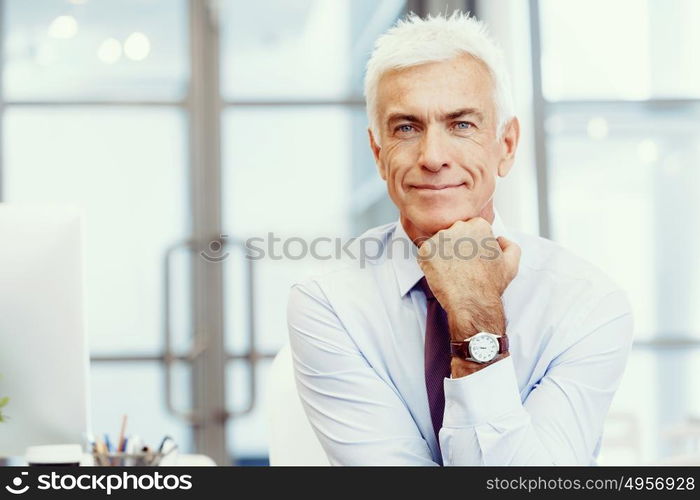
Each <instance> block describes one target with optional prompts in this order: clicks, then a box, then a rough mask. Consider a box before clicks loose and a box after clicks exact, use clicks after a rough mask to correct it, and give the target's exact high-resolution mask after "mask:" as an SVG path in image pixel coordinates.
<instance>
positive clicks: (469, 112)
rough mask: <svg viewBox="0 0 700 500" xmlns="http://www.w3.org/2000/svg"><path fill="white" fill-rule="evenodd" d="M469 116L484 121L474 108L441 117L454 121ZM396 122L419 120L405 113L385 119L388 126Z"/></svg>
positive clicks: (480, 113) (458, 110) (459, 110)
mask: <svg viewBox="0 0 700 500" xmlns="http://www.w3.org/2000/svg"><path fill="white" fill-rule="evenodd" d="M469 115H472V116H475V117H476V119H477V120H479V121H484V114H483V113H482V112H481V111H479V110H478V109H476V108H461V109H457V110H455V111H450V112H449V113H446V114H444V115H443V116H442V120H443V121H445V120H454V119H457V118H461V117H463V116H469ZM396 121H407V122H413V123H417V122H420V121H421V120H420V118H418V117H417V116H416V115H410V114H406V113H391V114H390V115H389V116H388V117H387V120H386V123H387V124H389V125H390V124H391V123H393V122H396Z"/></svg>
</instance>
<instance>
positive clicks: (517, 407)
mask: <svg viewBox="0 0 700 500" xmlns="http://www.w3.org/2000/svg"><path fill="white" fill-rule="evenodd" d="M574 330H575V331H574V332H573V333H575V337H576V339H577V340H576V341H575V342H573V343H570V345H569V346H568V347H566V348H565V349H563V351H562V352H561V353H560V354H559V355H557V356H556V357H555V358H554V359H553V360H552V362H551V363H550V364H549V367H548V368H547V370H546V372H545V374H544V376H543V377H542V379H541V380H540V381H539V382H538V383H537V384H536V385H535V387H534V389H532V391H530V393H529V394H528V395H527V396H526V397H525V398H524V401H522V400H521V396H520V391H519V389H518V383H517V379H516V375H515V366H514V365H513V361H512V358H511V357H510V356H509V357H506V358H504V359H502V360H500V361H497V362H496V363H493V364H492V365H489V366H487V367H486V368H484V369H482V370H479V371H477V372H475V373H473V374H471V375H468V376H466V377H460V378H457V379H445V382H444V383H445V414H444V419H443V427H442V430H441V431H440V447H441V450H442V455H443V462H444V463H445V465H574V464H577V465H589V464H591V463H594V462H595V456H594V455H595V451H596V447H597V443H598V440H599V438H600V436H601V434H602V431H603V422H604V420H605V416H606V414H607V412H608V409H609V406H610V403H611V401H612V398H613V395H614V394H615V391H616V390H617V387H618V386H619V383H620V380H621V378H622V374H623V372H624V368H625V364H626V361H627V357H628V355H629V350H630V348H631V343H632V336H633V325H632V314H631V312H630V307H629V303H628V301H627V298H626V296H625V294H624V293H623V292H621V291H619V292H614V293H612V294H609V295H608V296H606V297H605V298H604V299H603V300H601V301H600V302H599V303H598V304H597V305H596V306H594V307H593V308H592V309H591V310H590V311H589V312H588V313H587V314H585V317H584V318H583V319H582V320H581V321H580V322H579V324H578V327H576V328H575V329H574ZM569 333H570V332H554V335H560V336H561V338H563V339H568V338H570V336H569ZM523 341H525V340H523Z"/></svg>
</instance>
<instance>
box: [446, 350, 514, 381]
mask: <svg viewBox="0 0 700 500" xmlns="http://www.w3.org/2000/svg"><path fill="white" fill-rule="evenodd" d="M508 356H510V353H508V352H504V353H502V354H499V355H498V356H496V357H495V358H494V359H492V360H491V361H489V362H488V363H477V362H476V361H469V360H466V359H462V358H459V357H457V356H452V360H451V362H450V369H451V376H452V378H460V377H466V376H468V375H471V374H472V373H475V372H478V371H479V370H482V369H484V368H486V367H487V366H490V365H492V364H494V363H496V362H498V361H500V360H502V359H504V358H507V357H508Z"/></svg>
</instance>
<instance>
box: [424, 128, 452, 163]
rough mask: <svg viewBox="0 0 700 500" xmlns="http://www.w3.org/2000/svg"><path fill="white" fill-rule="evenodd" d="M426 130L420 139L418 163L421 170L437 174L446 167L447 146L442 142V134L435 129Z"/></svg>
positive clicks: (447, 160) (447, 161) (447, 159)
mask: <svg viewBox="0 0 700 500" xmlns="http://www.w3.org/2000/svg"><path fill="white" fill-rule="evenodd" d="M431 128H432V129H433V130H431V129H430V128H429V129H428V130H426V132H425V134H424V135H423V137H422V139H421V144H420V156H419V158H418V162H419V164H420V166H421V168H425V169H427V170H430V171H431V172H437V171H439V170H440V169H441V168H442V167H448V166H449V165H450V161H449V158H448V153H447V147H446V146H447V145H446V144H445V141H444V140H443V137H442V134H441V133H440V131H439V130H435V127H431Z"/></svg>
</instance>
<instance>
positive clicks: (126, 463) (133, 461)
mask: <svg viewBox="0 0 700 500" xmlns="http://www.w3.org/2000/svg"><path fill="white" fill-rule="evenodd" d="M166 455H168V453H156V452H151V451H147V452H139V453H124V452H110V453H97V452H94V453H93V454H92V458H93V461H94V463H95V465H96V466H98V467H155V466H157V465H160V462H161V460H162V459H163V457H165V456H166Z"/></svg>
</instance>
